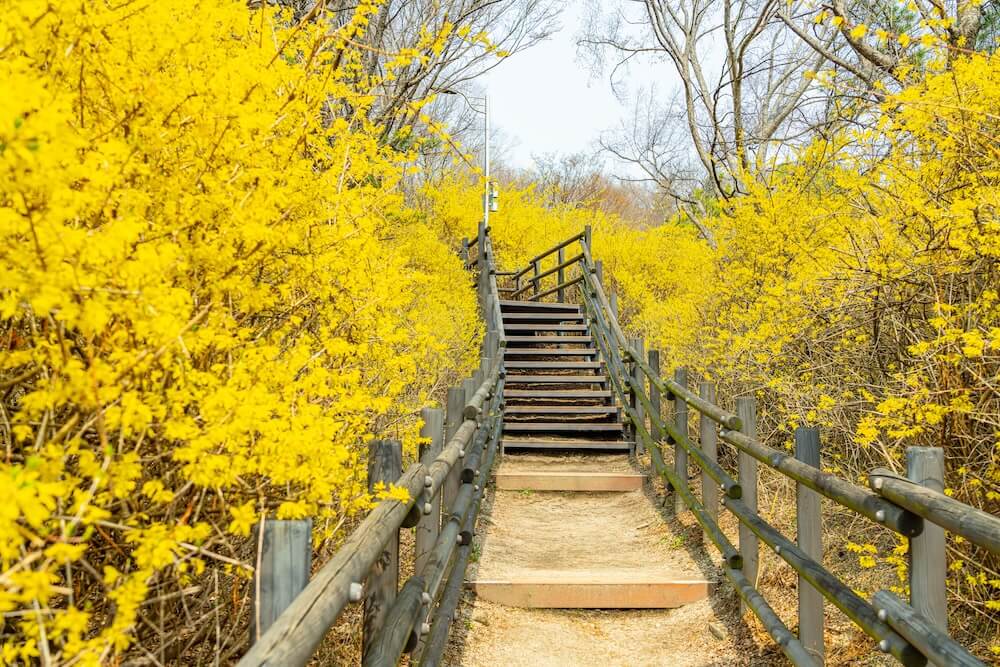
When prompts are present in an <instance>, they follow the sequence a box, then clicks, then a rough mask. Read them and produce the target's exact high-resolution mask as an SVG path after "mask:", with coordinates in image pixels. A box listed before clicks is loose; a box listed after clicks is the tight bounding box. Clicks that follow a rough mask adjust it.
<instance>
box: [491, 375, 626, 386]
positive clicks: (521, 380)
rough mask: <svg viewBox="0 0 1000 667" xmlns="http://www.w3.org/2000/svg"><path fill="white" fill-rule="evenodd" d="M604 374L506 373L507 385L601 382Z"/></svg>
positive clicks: (604, 378) (603, 380)
mask: <svg viewBox="0 0 1000 667" xmlns="http://www.w3.org/2000/svg"><path fill="white" fill-rule="evenodd" d="M607 379H608V377H607V376H606V375H508V376H507V386H510V385H512V384H603V383H604V382H606V381H607Z"/></svg>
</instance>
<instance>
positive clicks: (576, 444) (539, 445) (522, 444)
mask: <svg viewBox="0 0 1000 667" xmlns="http://www.w3.org/2000/svg"><path fill="white" fill-rule="evenodd" d="M500 447H501V448H502V449H504V450H507V449H581V450H582V449H587V450H596V451H613V452H627V451H630V450H631V449H632V443H631V442H626V441H623V440H568V439H567V440H551V439H550V440H526V439H523V438H504V439H502V440H501V441H500Z"/></svg>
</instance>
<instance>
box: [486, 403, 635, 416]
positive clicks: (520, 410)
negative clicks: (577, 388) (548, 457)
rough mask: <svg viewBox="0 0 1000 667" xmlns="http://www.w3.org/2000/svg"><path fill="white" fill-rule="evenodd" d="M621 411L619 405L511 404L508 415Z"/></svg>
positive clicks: (505, 410)
mask: <svg viewBox="0 0 1000 667" xmlns="http://www.w3.org/2000/svg"><path fill="white" fill-rule="evenodd" d="M619 411H621V408H619V407H618V406H617V405H511V406H508V407H506V408H504V414H507V415H571V416H572V415H604V414H617V413H618V412H619Z"/></svg>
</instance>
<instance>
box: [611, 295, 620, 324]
mask: <svg viewBox="0 0 1000 667" xmlns="http://www.w3.org/2000/svg"><path fill="white" fill-rule="evenodd" d="M610 301H611V304H610V305H611V314H612V315H614V316H615V319H616V320H617V319H618V293H617V292H612V293H611V299H610Z"/></svg>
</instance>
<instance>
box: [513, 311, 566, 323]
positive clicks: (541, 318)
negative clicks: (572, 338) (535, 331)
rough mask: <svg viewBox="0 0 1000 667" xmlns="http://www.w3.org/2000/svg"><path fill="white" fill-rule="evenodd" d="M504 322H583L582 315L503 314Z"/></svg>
mask: <svg viewBox="0 0 1000 667" xmlns="http://www.w3.org/2000/svg"><path fill="white" fill-rule="evenodd" d="M501 315H503V319H504V322H583V315H582V314H580V313H501Z"/></svg>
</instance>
